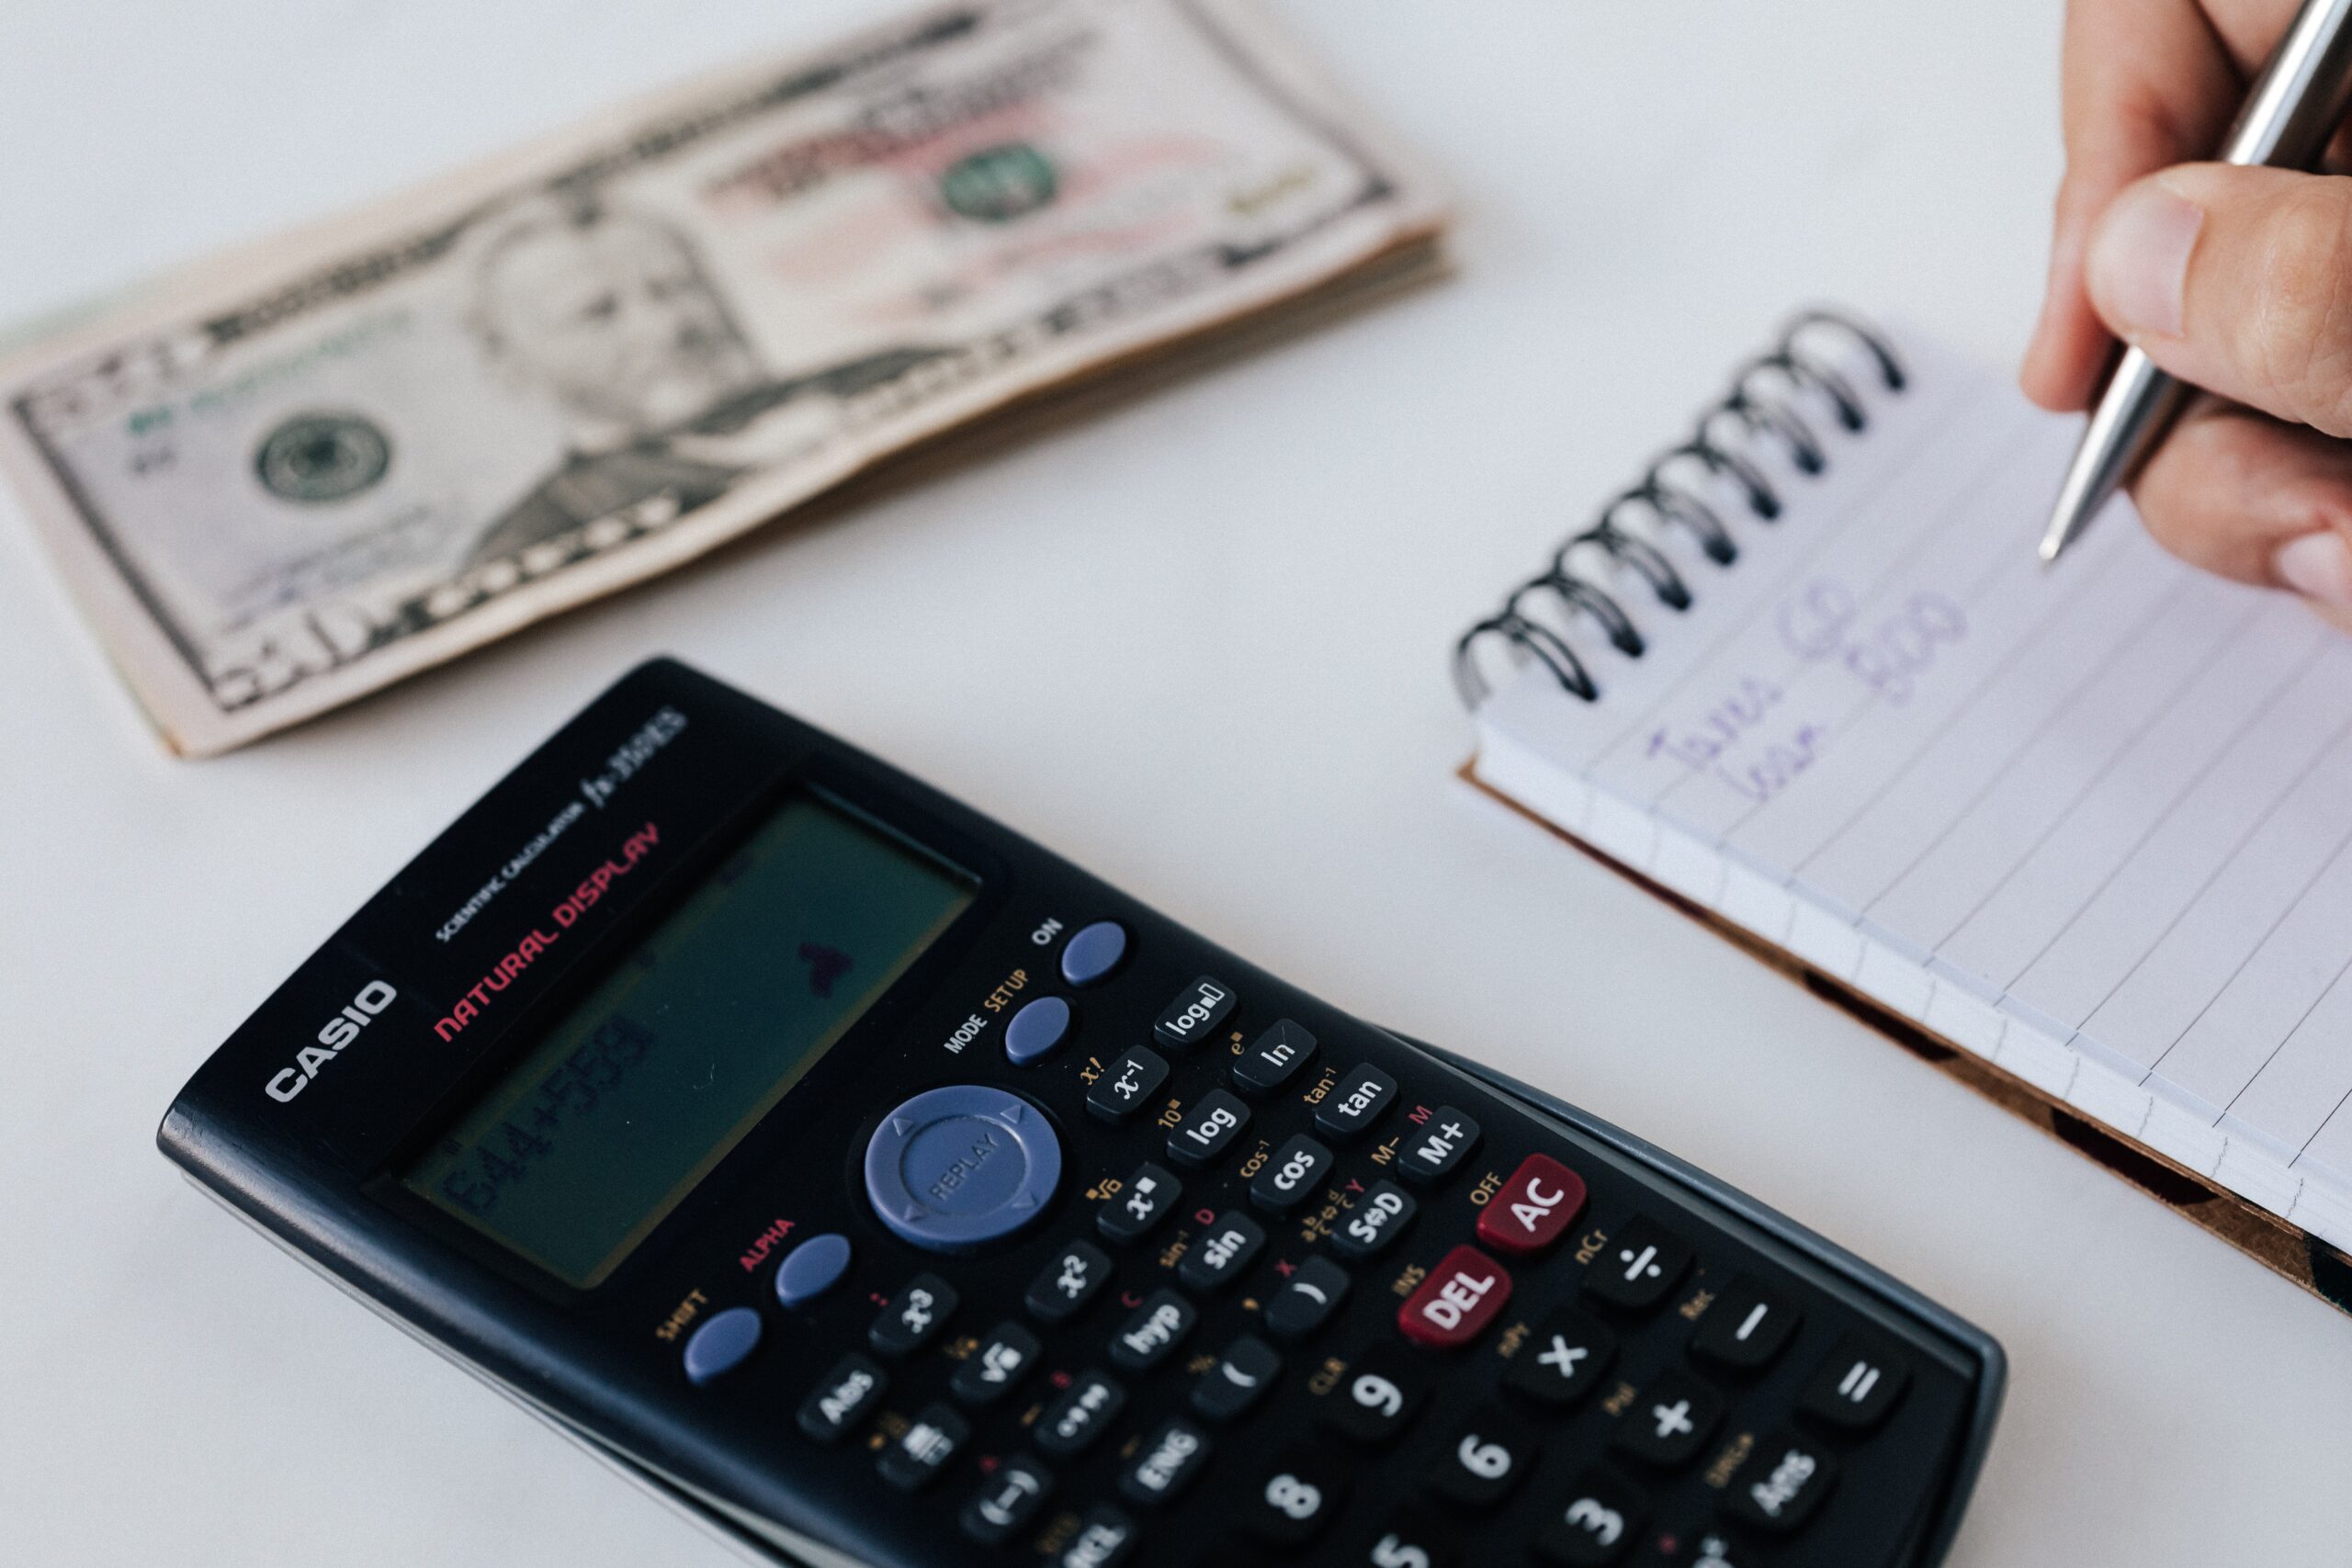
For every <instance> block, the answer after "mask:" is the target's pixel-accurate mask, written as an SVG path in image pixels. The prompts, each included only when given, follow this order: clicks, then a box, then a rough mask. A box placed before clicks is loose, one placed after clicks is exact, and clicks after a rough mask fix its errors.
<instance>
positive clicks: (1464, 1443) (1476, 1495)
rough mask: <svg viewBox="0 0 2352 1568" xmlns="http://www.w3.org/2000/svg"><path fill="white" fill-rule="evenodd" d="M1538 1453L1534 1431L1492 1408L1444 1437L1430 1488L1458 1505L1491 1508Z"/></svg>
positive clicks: (1530, 1466)
mask: <svg viewBox="0 0 2352 1568" xmlns="http://www.w3.org/2000/svg"><path fill="white" fill-rule="evenodd" d="M1542 1451H1543V1450H1542V1447H1541V1445H1540V1444H1539V1443H1538V1442H1537V1440H1536V1437H1535V1430H1534V1428H1533V1427H1530V1426H1529V1425H1528V1424H1527V1423H1526V1422H1524V1421H1522V1420H1521V1419H1520V1418H1519V1417H1518V1416H1513V1415H1511V1414H1510V1412H1508V1411H1505V1410H1499V1409H1498V1408H1496V1407H1495V1406H1493V1405H1491V1404H1490V1405H1488V1406H1487V1407H1486V1408H1485V1409H1483V1410H1480V1411H1478V1412H1476V1414H1474V1415H1473V1416H1471V1417H1470V1419H1469V1420H1467V1421H1465V1422H1464V1423H1463V1424H1462V1426H1461V1427H1459V1428H1458V1429H1457V1430H1456V1431H1455V1432H1454V1433H1453V1436H1452V1437H1451V1438H1448V1439H1446V1446H1445V1447H1444V1448H1443V1449H1441V1450H1439V1451H1438V1454H1437V1458H1436V1460H1435V1461H1434V1462H1433V1468H1432V1469H1431V1470H1430V1477H1429V1484H1430V1490H1431V1491H1433V1492H1435V1493H1436V1494H1437V1495H1439V1496H1441V1497H1442V1498H1444V1499H1445V1500H1446V1501H1447V1502H1449V1503H1453V1504H1455V1505H1457V1506H1461V1507H1464V1508H1491V1507H1493V1506H1495V1505H1496V1504H1498V1503H1499V1502H1501V1501H1502V1500H1503V1499H1504V1498H1505V1497H1507V1496H1509V1495H1510V1493H1511V1490H1512V1488H1514V1487H1516V1486H1517V1485H1518V1484H1519V1483H1521V1481H1523V1480H1525V1479H1526V1478H1527V1473H1528V1472H1530V1471H1532V1470H1533V1469H1534V1468H1535V1461H1536V1459H1537V1458H1538V1456H1539V1455H1540V1454H1541V1453H1542Z"/></svg>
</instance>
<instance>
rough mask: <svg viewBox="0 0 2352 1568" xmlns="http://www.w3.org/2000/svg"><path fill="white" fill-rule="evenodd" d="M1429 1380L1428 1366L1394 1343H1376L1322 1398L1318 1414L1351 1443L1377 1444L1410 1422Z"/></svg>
mask: <svg viewBox="0 0 2352 1568" xmlns="http://www.w3.org/2000/svg"><path fill="white" fill-rule="evenodd" d="M1430 1382H1431V1380H1430V1372H1429V1369H1428V1368H1427V1367H1424V1366H1422V1365H1421V1364H1420V1363H1419V1361H1417V1360H1415V1359H1413V1357H1412V1356H1410V1355H1409V1354H1408V1353H1407V1352H1406V1351H1405V1350H1403V1349H1402V1348H1399V1347H1398V1346H1397V1345H1396V1344H1395V1343H1394V1342H1387V1343H1383V1344H1378V1345H1374V1347H1372V1348H1370V1349H1369V1350H1366V1351H1365V1352H1364V1353H1363V1355H1361V1356H1359V1357H1357V1358H1356V1359H1355V1363H1354V1364H1353V1365H1352V1366H1351V1367H1350V1368H1349V1369H1348V1371H1347V1372H1346V1374H1345V1375H1344V1376H1342V1377H1341V1378H1340V1382H1339V1384H1338V1386H1337V1387H1335V1388H1333V1389H1332V1390H1331V1392H1329V1393H1326V1394H1324V1395H1322V1396H1321V1400H1320V1403H1318V1404H1317V1406H1316V1411H1315V1418H1316V1419H1317V1421H1318V1422H1320V1423H1321V1424H1322V1425H1323V1426H1325V1427H1329V1429H1330V1430H1332V1431H1334V1432H1337V1433H1338V1434H1339V1435H1340V1437H1342V1438H1347V1439H1348V1441H1350V1442H1351V1443H1362V1444H1363V1445H1364V1446H1365V1447H1366V1448H1375V1447H1378V1446H1379V1445H1381V1444H1383V1443H1386V1442H1389V1441H1391V1440H1393V1439H1394V1438H1396V1436H1397V1433H1399V1432H1402V1431H1403V1430H1404V1429H1405V1428H1406V1427H1409V1426H1411V1425H1412V1423H1413V1417H1414V1416H1418V1415H1419V1414H1420V1410H1421V1406H1422V1404H1425V1403H1427V1402H1428V1399H1429V1396H1430Z"/></svg>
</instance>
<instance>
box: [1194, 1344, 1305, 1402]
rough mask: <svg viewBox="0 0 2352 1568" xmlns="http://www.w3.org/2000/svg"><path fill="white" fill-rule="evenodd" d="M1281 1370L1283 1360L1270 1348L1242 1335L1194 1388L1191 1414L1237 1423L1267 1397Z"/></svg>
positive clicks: (1227, 1348) (1201, 1377)
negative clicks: (1235, 1421) (1251, 1408)
mask: <svg viewBox="0 0 2352 1568" xmlns="http://www.w3.org/2000/svg"><path fill="white" fill-rule="evenodd" d="M1282 1370H1283V1359H1282V1357H1281V1356H1279V1355H1277V1354H1276V1353H1275V1351H1274V1348H1273V1347H1272V1346H1271V1345H1269V1344H1267V1343H1266V1342H1265V1341H1264V1340H1262V1339H1260V1338H1258V1337H1256V1336H1254V1335H1249V1334H1245V1335H1243V1336H1242V1337H1240V1338H1238V1339H1236V1340H1235V1341H1234V1342H1233V1343H1232V1344H1230V1345H1228V1346H1227V1347H1226V1348H1225V1354H1224V1355H1222V1356H1219V1357H1218V1358H1217V1359H1216V1365H1215V1366H1213V1367H1211V1368H1210V1369H1209V1370H1208V1371H1204V1372H1203V1373H1202V1374H1201V1375H1200V1378H1199V1380H1198V1381H1197V1382H1194V1383H1193V1413H1194V1414H1195V1415H1199V1416H1207V1417H1208V1418H1209V1419H1210V1420H1212V1421H1233V1420H1238V1419H1239V1418H1240V1417H1241V1416H1246V1415H1248V1414H1249V1412H1250V1407H1251V1406H1253V1405H1255V1404H1257V1403H1258V1401H1260V1400H1261V1399H1263V1398H1264V1397H1265V1396H1266V1393H1267V1391H1268V1390H1270V1389H1272V1387H1273V1386H1274V1380H1275V1379H1276V1378H1278V1377H1280V1376H1281V1375H1282Z"/></svg>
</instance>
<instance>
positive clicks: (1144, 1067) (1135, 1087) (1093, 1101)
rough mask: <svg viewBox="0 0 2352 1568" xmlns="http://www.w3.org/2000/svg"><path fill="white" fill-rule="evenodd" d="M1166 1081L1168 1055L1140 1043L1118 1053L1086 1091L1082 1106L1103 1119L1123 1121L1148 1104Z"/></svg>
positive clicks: (1106, 1120)
mask: <svg viewBox="0 0 2352 1568" xmlns="http://www.w3.org/2000/svg"><path fill="white" fill-rule="evenodd" d="M1167 1081H1168V1058H1167V1057H1165V1056H1163V1055H1160V1054H1159V1052H1157V1051H1148V1050H1146V1049H1144V1047H1142V1046H1140V1045H1136V1046H1134V1047H1132V1048H1130V1049H1129V1050H1127V1051H1125V1052H1123V1053H1121V1055H1120V1056H1119V1059H1118V1060H1117V1061H1115V1062H1114V1063H1112V1064H1111V1066H1110V1068H1109V1070H1108V1071H1106V1072H1105V1073H1103V1076H1102V1077H1099V1078H1096V1079H1095V1080H1094V1082H1093V1084H1092V1085H1091V1087H1089V1088H1088V1089H1087V1091H1086V1108H1087V1109H1088V1110H1089V1111H1092V1112H1094V1114H1095V1115H1097V1116H1100V1117H1101V1118H1103V1120H1104V1121H1105V1122H1125V1120H1127V1118H1129V1117H1130V1116H1133V1115H1134V1114H1135V1113H1136V1111H1141V1110H1142V1109H1143V1108H1144V1107H1145V1106H1147V1105H1149V1104H1150V1103H1151V1099H1152V1096H1154V1095H1156V1094H1158V1093H1159V1086H1160V1085H1161V1084H1164V1083H1166V1082H1167Z"/></svg>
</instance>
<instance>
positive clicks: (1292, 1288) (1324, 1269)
mask: <svg viewBox="0 0 2352 1568" xmlns="http://www.w3.org/2000/svg"><path fill="white" fill-rule="evenodd" d="M1347 1299H1348V1271H1347V1270H1346V1269H1342V1268H1340V1266H1339V1265H1338V1264H1336V1263H1334V1262H1332V1261H1331V1260H1330V1259H1329V1258H1308V1259H1307V1260H1306V1262H1304V1263H1302V1264H1300V1265H1299V1266H1298V1268H1297V1269H1295V1270H1294V1271H1293V1272H1292V1274H1291V1276H1290V1278H1289V1279H1287V1280H1283V1282H1282V1285H1281V1287H1280V1288H1279V1289H1277V1290H1276V1291H1275V1292H1274V1297H1273V1300H1272V1301H1270V1302H1268V1303H1266V1331H1267V1332H1268V1333H1270V1334H1272V1335H1273V1336H1274V1337H1276V1338H1278V1339H1293V1340H1296V1339H1304V1338H1306V1337H1307V1336H1308V1335H1310V1334H1312V1333H1314V1332H1315V1331H1316V1330H1317V1329H1318V1328H1320V1327H1322V1326H1323V1325H1324V1324H1326V1323H1328V1322H1329V1321H1330V1317H1331V1314H1333V1313H1335V1312H1337V1311H1339V1310H1340V1303H1341V1302H1343V1301H1346V1300H1347Z"/></svg>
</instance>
